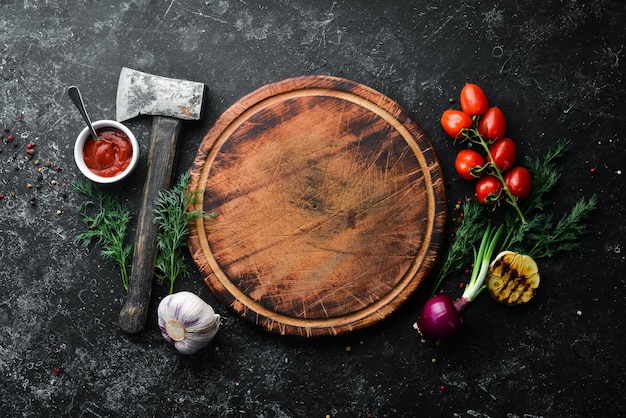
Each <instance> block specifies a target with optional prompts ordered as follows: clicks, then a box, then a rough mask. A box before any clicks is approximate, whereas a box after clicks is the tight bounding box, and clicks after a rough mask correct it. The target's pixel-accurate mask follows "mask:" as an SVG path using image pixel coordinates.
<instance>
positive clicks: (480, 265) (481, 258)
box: [461, 224, 504, 302]
mask: <svg viewBox="0 0 626 418" xmlns="http://www.w3.org/2000/svg"><path fill="white" fill-rule="evenodd" d="M503 230H504V225H500V226H499V227H498V229H496V230H494V229H492V228H491V224H488V225H487V228H485V233H484V234H483V238H482V240H481V241H480V247H479V248H478V252H476V250H474V267H473V269H472V275H471V277H470V281H469V283H468V284H467V285H466V286H465V291H464V292H463V295H462V296H461V299H462V300H465V301H466V302H471V301H472V300H474V299H475V298H476V296H478V295H479V294H480V292H481V291H482V290H483V289H484V287H485V279H486V278H487V275H488V273H489V264H490V263H491V257H492V256H493V252H494V251H495V249H496V246H497V245H498V241H499V240H500V236H501V235H502V231H503Z"/></svg>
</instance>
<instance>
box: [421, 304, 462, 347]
mask: <svg viewBox="0 0 626 418" xmlns="http://www.w3.org/2000/svg"><path fill="white" fill-rule="evenodd" d="M466 304H467V301H465V302H464V300H463V299H457V301H455V302H453V301H452V298H450V296H448V295H445V294H441V295H437V296H434V297H432V298H430V299H429V300H428V301H427V302H426V303H425V304H424V309H423V310H422V313H421V315H420V316H419V318H418V319H417V322H416V323H415V324H414V325H413V327H414V328H415V329H417V330H418V331H419V333H420V334H422V336H428V337H433V338H437V339H439V338H449V337H452V336H453V335H454V334H456V333H457V332H458V331H459V330H460V329H461V324H462V322H463V321H462V319H461V311H462V310H463V308H464V307H465V305H466Z"/></svg>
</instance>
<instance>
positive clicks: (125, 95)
mask: <svg viewBox="0 0 626 418" xmlns="http://www.w3.org/2000/svg"><path fill="white" fill-rule="evenodd" d="M203 97H204V84H203V83H196V82H191V81H185V80H175V79H171V78H166V77H160V76H156V75H152V74H147V73H143V72H140V71H136V70H132V69H130V68H126V67H124V68H122V71H121V73H120V78H119V83H118V86H117V100H116V115H115V118H116V119H117V121H118V122H123V121H125V120H128V119H131V118H133V117H135V116H139V115H151V116H154V120H153V122H152V139H151V140H150V149H149V152H148V159H147V160H148V171H147V174H146V177H145V184H144V187H143V198H142V201H141V212H140V214H139V220H138V224H137V230H136V233H135V247H134V252H133V261H132V267H131V272H130V277H129V289H128V295H127V297H126V301H125V303H124V306H123V307H122V311H121V312H120V317H119V326H120V328H121V329H122V330H123V331H126V332H128V333H138V332H140V331H142V330H143V329H144V326H145V324H146V317H147V314H148V305H149V303H150V296H151V294H152V280H153V272H154V265H155V263H156V258H157V225H156V224H155V222H154V207H155V200H156V199H157V197H158V194H159V191H161V190H163V189H167V188H169V187H170V183H171V180H172V172H173V171H174V161H175V157H176V148H177V142H178V135H179V133H180V128H181V124H182V120H198V119H200V117H201V113H202V102H203Z"/></svg>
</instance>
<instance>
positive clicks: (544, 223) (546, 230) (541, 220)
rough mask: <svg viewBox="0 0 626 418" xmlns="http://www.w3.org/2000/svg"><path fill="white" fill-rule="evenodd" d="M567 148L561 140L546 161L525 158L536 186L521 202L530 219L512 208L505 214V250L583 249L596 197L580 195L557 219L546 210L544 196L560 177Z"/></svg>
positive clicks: (537, 254)
mask: <svg viewBox="0 0 626 418" xmlns="http://www.w3.org/2000/svg"><path fill="white" fill-rule="evenodd" d="M568 149H569V142H568V141H559V142H558V143H556V144H555V145H552V146H550V148H549V149H548V151H547V152H546V155H545V156H544V158H543V161H540V160H539V159H538V158H534V159H531V158H527V159H526V165H527V167H528V169H529V171H530V172H531V174H532V176H533V190H532V192H531V194H530V196H529V197H528V199H527V200H526V202H524V205H523V206H522V210H523V211H524V213H525V214H526V218H527V220H528V222H527V223H526V224H523V223H521V222H519V221H518V220H517V219H516V214H515V213H514V212H513V211H510V210H509V211H508V212H507V213H506V214H505V223H506V226H507V236H506V238H505V240H504V242H503V244H502V249H503V250H504V249H506V250H510V251H515V252H517V253H520V254H525V255H528V256H530V257H532V258H542V257H552V256H554V255H555V254H558V253H560V252H565V251H573V250H579V249H580V244H579V239H580V237H581V235H583V234H584V233H585V231H586V221H587V220H588V219H589V217H590V216H591V212H593V210H594V209H595V208H596V205H597V203H598V199H597V197H596V196H595V195H594V196H592V197H590V198H589V199H585V198H584V197H583V198H581V199H580V200H578V201H577V202H576V204H575V205H574V207H573V208H572V209H571V210H570V211H569V212H567V213H566V214H565V215H563V217H562V218H561V219H560V220H559V221H558V222H557V223H555V222H554V217H553V215H552V214H551V213H548V212H546V209H547V207H548V204H549V203H550V202H549V201H548V200H547V199H546V198H545V197H546V195H547V194H548V193H549V192H550V191H551V190H552V189H553V188H554V186H555V185H556V183H557V182H558V180H559V179H560V178H561V167H560V166H559V165H558V163H557V160H558V159H559V158H561V157H563V156H564V155H565V153H566V152H567V150H568Z"/></svg>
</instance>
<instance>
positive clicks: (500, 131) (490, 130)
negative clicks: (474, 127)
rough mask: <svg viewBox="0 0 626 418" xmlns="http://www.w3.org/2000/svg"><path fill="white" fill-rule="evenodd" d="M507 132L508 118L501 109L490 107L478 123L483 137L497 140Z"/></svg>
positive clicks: (479, 131)
mask: <svg viewBox="0 0 626 418" xmlns="http://www.w3.org/2000/svg"><path fill="white" fill-rule="evenodd" d="M504 132H506V118H505V117H504V113H503V112H502V110H500V108H499V107H497V106H493V107H490V108H489V110H487V112H485V114H484V115H483V116H482V117H481V118H480V121H479V122H478V133H480V134H481V135H482V136H483V137H485V138H487V139H490V140H496V139H500V138H502V137H503V136H504Z"/></svg>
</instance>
